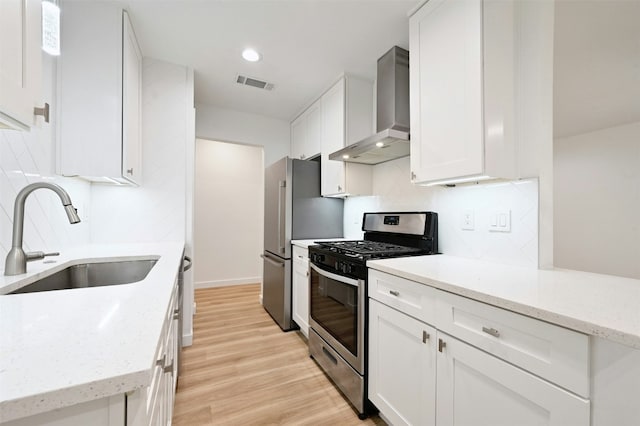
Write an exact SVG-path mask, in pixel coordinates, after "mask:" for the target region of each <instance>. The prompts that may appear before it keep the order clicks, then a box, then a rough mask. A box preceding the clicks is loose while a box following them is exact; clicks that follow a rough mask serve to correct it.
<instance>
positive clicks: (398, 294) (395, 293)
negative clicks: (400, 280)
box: [389, 290, 400, 297]
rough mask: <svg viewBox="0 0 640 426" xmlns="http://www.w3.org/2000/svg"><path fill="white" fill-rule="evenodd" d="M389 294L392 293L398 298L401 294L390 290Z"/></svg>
mask: <svg viewBox="0 0 640 426" xmlns="http://www.w3.org/2000/svg"><path fill="white" fill-rule="evenodd" d="M389 293H391V295H393V296H396V297H398V296H400V292H399V291H395V290H389Z"/></svg>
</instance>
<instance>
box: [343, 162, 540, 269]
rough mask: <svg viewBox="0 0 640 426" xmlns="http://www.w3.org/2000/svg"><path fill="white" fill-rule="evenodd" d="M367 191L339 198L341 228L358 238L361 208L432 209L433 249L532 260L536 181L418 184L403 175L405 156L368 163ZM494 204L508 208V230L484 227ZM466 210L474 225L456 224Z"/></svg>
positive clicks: (479, 256) (535, 259) (535, 258)
mask: <svg viewBox="0 0 640 426" xmlns="http://www.w3.org/2000/svg"><path fill="white" fill-rule="evenodd" d="M373 167H374V168H373V192H374V194H376V195H375V196H371V197H353V198H347V199H346V201H345V213H344V232H345V237H347V238H360V237H361V236H362V232H361V231H360V229H361V227H362V214H363V213H364V212H369V211H371V212H378V211H380V212H382V211H422V210H426V211H435V212H436V213H438V222H439V223H438V225H439V227H438V228H439V232H438V237H439V251H440V252H441V253H444V254H449V255H455V256H461V257H467V258H474V259H482V260H487V261H492V262H499V263H506V264H513V265H524V266H532V267H537V266H538V181H537V180H536V179H527V180H521V181H514V182H496V183H484V184H481V185H461V186H457V187H455V188H445V187H440V186H437V187H423V186H417V185H413V184H411V182H410V181H409V158H408V157H405V158H400V159H397V160H393V161H389V162H386V163H382V164H378V165H376V166H373ZM496 209H510V210H511V232H509V233H502V232H489V230H488V226H489V223H490V216H491V214H492V213H493V212H494V211H495V210H496ZM465 210H472V211H473V212H474V216H475V230H473V231H468V230H462V229H461V223H462V214H463V212H464V211H465Z"/></svg>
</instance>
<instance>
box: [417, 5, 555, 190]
mask: <svg viewBox="0 0 640 426" xmlns="http://www.w3.org/2000/svg"><path fill="white" fill-rule="evenodd" d="M523 3H524V2H523ZM530 3H532V4H518V3H517V2H514V1H513V0H507V1H502V0H500V1H497V0H484V1H483V0H429V1H428V2H427V3H426V4H425V5H424V6H422V7H421V8H420V9H419V10H418V11H417V12H416V13H415V14H414V15H413V16H411V18H410V20H409V44H410V55H411V57H410V87H411V92H410V93H411V94H410V104H411V173H412V175H411V180H412V182H414V183H432V182H437V181H442V180H448V179H469V180H475V178H480V179H482V178H483V176H487V177H492V178H506V179H514V178H518V177H522V175H523V173H529V174H531V173H532V172H530V171H529V170H526V171H525V170H523V168H522V167H518V162H519V158H518V157H517V156H518V152H519V151H520V155H523V153H525V152H529V153H531V151H528V150H527V149H526V148H522V146H521V145H522V144H524V143H525V141H526V140H527V139H530V136H528V135H526V133H527V131H528V129H529V128H528V127H527V126H532V127H535V126H536V124H537V123H538V120H544V117H546V116H547V115H548V116H549V117H550V114H551V112H550V111H546V112H544V109H541V107H540V106H539V104H536V102H538V99H537V97H536V96H542V92H541V91H539V92H540V93H539V94H536V93H531V92H527V90H529V91H530V90H531V88H532V87H536V85H537V84H539V83H538V82H539V81H540V79H541V78H543V77H544V73H543V72H531V70H532V69H535V68H538V67H537V66H536V64H535V62H536V61H538V62H540V63H544V61H542V60H540V59H541V58H543V55H544V54H546V52H545V51H544V49H545V48H547V47H546V46H545V45H544V43H543V41H544V37H538V35H539V32H540V31H545V27H544V25H543V24H544V19H545V17H544V14H541V13H537V10H536V8H544V7H546V6H545V5H544V4H541V3H544V2H539V3H536V2H530ZM525 8H530V9H531V10H524V9H525ZM538 20H539V22H540V25H538ZM529 64H532V66H529ZM540 69H541V68H540ZM548 83H549V84H551V81H548ZM547 109H548V108H547ZM525 113H526V114H527V116H526V117H524V114H525ZM545 114H546V115H545ZM525 118H527V119H526V120H525ZM516 122H517V123H518V129H516ZM534 122H536V124H533V123H534ZM538 127H542V126H538ZM532 133H535V132H532ZM536 142H539V140H538V141H536ZM527 161H532V159H529V160H527ZM534 169H535V168H534ZM534 173H535V172H534Z"/></svg>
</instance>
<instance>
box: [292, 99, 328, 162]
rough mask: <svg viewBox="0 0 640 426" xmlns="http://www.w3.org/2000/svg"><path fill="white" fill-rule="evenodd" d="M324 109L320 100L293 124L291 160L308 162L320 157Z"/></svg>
mask: <svg viewBox="0 0 640 426" xmlns="http://www.w3.org/2000/svg"><path fill="white" fill-rule="evenodd" d="M321 139H322V109H321V105H320V100H317V101H316V102H315V103H314V104H313V105H311V106H310V107H309V108H307V109H306V110H305V111H304V112H303V113H302V114H300V116H299V117H298V118H296V119H295V120H294V121H293V122H292V123H291V158H299V159H300V160H307V159H310V158H313V157H317V156H318V155H320V149H321V148H320V142H321Z"/></svg>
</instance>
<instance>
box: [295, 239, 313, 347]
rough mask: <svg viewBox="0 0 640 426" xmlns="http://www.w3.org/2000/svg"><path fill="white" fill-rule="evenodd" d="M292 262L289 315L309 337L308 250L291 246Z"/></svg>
mask: <svg viewBox="0 0 640 426" xmlns="http://www.w3.org/2000/svg"><path fill="white" fill-rule="evenodd" d="M292 264H293V268H292V275H293V277H292V279H291V283H292V289H291V300H292V303H291V304H292V306H291V316H292V317H293V320H294V321H295V322H296V324H298V327H300V331H301V332H302V334H304V335H305V336H306V337H309V250H308V249H305V248H302V247H298V246H293V262H292Z"/></svg>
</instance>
